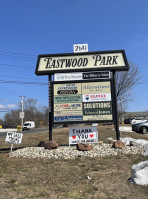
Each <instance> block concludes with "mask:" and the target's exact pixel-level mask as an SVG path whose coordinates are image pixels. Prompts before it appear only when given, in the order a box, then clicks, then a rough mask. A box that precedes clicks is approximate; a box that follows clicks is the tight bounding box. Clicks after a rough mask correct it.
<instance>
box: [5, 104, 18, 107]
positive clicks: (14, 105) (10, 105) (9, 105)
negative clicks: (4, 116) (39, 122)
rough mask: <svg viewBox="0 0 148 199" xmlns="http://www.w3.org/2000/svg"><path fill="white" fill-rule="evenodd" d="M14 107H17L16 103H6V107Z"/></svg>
mask: <svg viewBox="0 0 148 199" xmlns="http://www.w3.org/2000/svg"><path fill="white" fill-rule="evenodd" d="M16 107H17V105H16V104H8V105H7V108H16Z"/></svg>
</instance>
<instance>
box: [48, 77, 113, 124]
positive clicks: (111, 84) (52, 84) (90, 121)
mask: <svg viewBox="0 0 148 199" xmlns="http://www.w3.org/2000/svg"><path fill="white" fill-rule="evenodd" d="M106 81H109V82H110V86H111V101H110V102H111V106H112V107H111V111H112V120H85V121H83V120H82V121H64V122H61V121H59V122H54V90H53V86H54V85H55V84H61V85H62V84H66V83H87V82H106ZM51 92H52V98H51V112H52V113H53V114H52V125H55V124H77V123H113V122H115V114H114V110H115V104H114V93H113V92H114V90H113V80H112V78H109V79H100V80H98V79H94V80H93V81H92V79H90V80H85V81H83V80H77V81H68V82H67V81H61V82H59V81H58V82H51ZM94 103H95V102H94ZM96 103H97V102H96Z"/></svg>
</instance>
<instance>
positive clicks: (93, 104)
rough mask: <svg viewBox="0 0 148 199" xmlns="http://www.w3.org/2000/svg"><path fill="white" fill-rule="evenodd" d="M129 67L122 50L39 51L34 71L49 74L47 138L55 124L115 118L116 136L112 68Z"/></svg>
mask: <svg viewBox="0 0 148 199" xmlns="http://www.w3.org/2000/svg"><path fill="white" fill-rule="evenodd" d="M128 69H129V65H128V62H127V58H126V54H125V51H124V50H113V51H95V52H83V53H82V52H81V53H64V54H46V55H39V56H38V60H37V65H36V70H35V74H36V75H48V77H49V86H50V87H49V140H52V126H53V125H54V124H73V123H101V122H103V123H104V122H106V123H107V122H114V124H115V129H116V135H117V140H119V139H120V132H119V121H118V110H117V97H116V81H115V79H116V78H115V72H116V71H126V70H128ZM110 74H111V75H110ZM52 75H54V78H52Z"/></svg>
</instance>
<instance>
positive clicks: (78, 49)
mask: <svg viewBox="0 0 148 199" xmlns="http://www.w3.org/2000/svg"><path fill="white" fill-rule="evenodd" d="M73 51H74V53H82V52H88V44H74V45H73Z"/></svg>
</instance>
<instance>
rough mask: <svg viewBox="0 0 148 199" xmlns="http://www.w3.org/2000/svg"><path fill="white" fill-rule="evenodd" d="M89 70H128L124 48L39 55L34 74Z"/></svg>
mask: <svg viewBox="0 0 148 199" xmlns="http://www.w3.org/2000/svg"><path fill="white" fill-rule="evenodd" d="M90 70H128V64H127V59H126V55H125V52H124V50H116V51H97V52H85V53H77V54H75V53H68V54H51V55H39V56H38V61H37V66H36V72H35V73H36V75H48V74H54V73H57V72H58V73H59V72H60V73H62V72H78V71H81V72H85V71H90Z"/></svg>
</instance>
